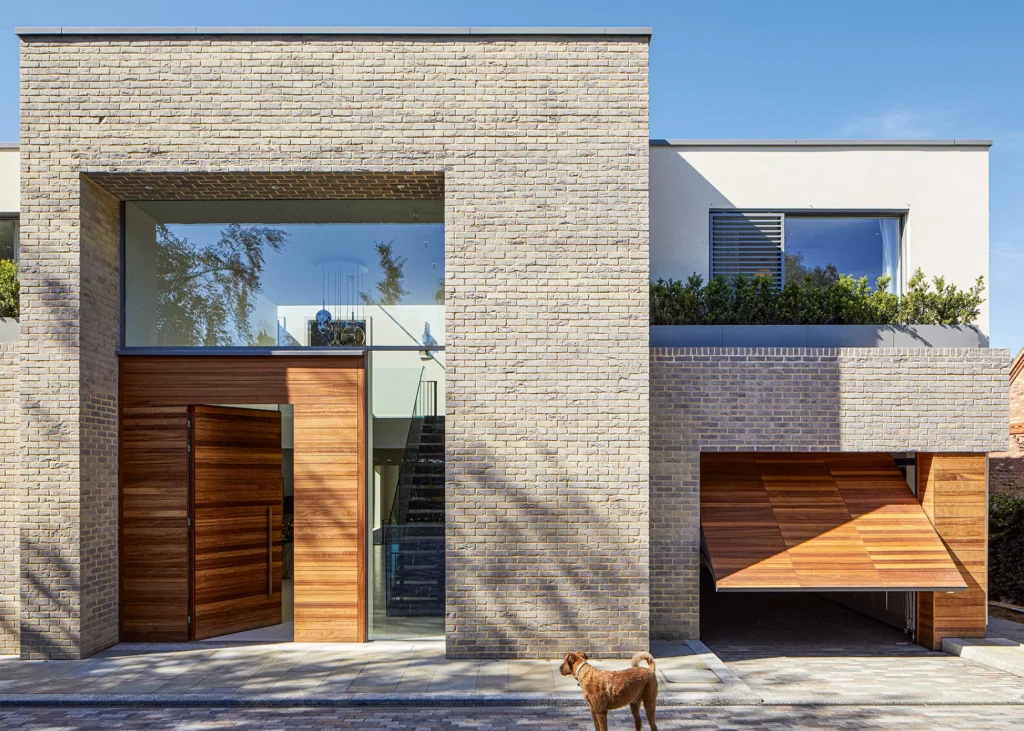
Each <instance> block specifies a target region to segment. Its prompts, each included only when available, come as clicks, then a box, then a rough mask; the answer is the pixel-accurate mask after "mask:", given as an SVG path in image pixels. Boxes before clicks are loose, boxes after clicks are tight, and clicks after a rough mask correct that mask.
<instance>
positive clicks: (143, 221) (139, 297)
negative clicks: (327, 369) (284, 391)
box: [124, 200, 444, 348]
mask: <svg viewBox="0 0 1024 731" xmlns="http://www.w3.org/2000/svg"><path fill="white" fill-rule="evenodd" d="M124 238H125V272H124V298H125V302H124V312H125V315H124V320H125V322H124V344H125V346H127V347H135V346H145V347H154V346H156V347H161V346H165V347H179V348H180V347H239V346H240V347H245V346H255V347H259V346H264V347H267V346H276V347H280V346H319V347H337V346H364V345H366V346H371V345H407V346H417V345H423V344H431V345H443V344H444V202H443V201H441V200H408V201H383V200H372V201H356V200H353V201H224V202H216V201H136V202H129V203H126V204H125V222H124Z"/></svg>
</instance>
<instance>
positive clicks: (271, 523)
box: [267, 506, 274, 596]
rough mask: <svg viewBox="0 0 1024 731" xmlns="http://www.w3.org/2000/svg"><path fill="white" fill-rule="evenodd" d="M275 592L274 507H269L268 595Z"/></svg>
mask: <svg viewBox="0 0 1024 731" xmlns="http://www.w3.org/2000/svg"><path fill="white" fill-rule="evenodd" d="M273 593H274V509H273V508H272V507H270V506H268V507H267V596H271V595H272V594H273Z"/></svg>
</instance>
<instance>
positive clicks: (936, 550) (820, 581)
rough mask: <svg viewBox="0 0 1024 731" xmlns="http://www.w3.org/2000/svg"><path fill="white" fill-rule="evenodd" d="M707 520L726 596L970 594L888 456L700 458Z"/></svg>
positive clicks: (705, 528)
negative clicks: (759, 592) (767, 592)
mask: <svg viewBox="0 0 1024 731" xmlns="http://www.w3.org/2000/svg"><path fill="white" fill-rule="evenodd" d="M700 510H701V529H702V531H703V533H704V541H705V545H706V547H707V552H708V555H709V557H710V561H711V566H712V571H713V573H714V577H715V582H716V587H717V589H718V590H719V591H739V590H750V589H774V590H807V591H810V590H839V589H847V590H851V589H853V590H862V591H866V590H878V589H894V590H895V589H920V588H942V589H948V590H953V591H955V590H961V589H964V588H966V586H967V585H966V583H965V582H964V580H963V579H962V578H961V577H960V573H959V572H958V571H957V568H956V566H955V565H954V563H953V561H952V560H951V558H950V556H949V554H948V553H947V552H946V550H945V548H944V547H943V545H942V541H941V540H940V539H939V537H938V535H936V532H935V530H934V528H933V527H932V525H931V523H930V522H929V520H928V518H927V516H926V515H925V511H924V510H923V509H922V507H921V505H920V503H919V502H918V500H917V498H916V497H915V496H914V494H913V493H912V492H911V490H910V488H909V486H908V485H907V484H906V481H905V480H904V478H903V475H902V473H901V472H900V471H899V468H898V467H897V466H896V463H895V461H894V460H893V458H892V457H891V456H890V455H888V454H776V453H772V454H762V453H738V454H736V453H717V454H716V453H706V454H702V455H701V484H700Z"/></svg>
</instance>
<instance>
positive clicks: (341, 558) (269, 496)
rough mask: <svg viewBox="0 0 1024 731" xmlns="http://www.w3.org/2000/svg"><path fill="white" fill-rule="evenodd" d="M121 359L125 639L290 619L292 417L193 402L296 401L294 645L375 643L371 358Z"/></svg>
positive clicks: (182, 635)
mask: <svg viewBox="0 0 1024 731" xmlns="http://www.w3.org/2000/svg"><path fill="white" fill-rule="evenodd" d="M119 364H120V383H119V386H120V392H119V406H120V411H121V425H120V434H121V452H120V455H121V505H120V508H121V541H120V552H121V564H120V569H121V598H120V599H121V640H122V641H136V642H170V641H181V640H187V639H190V638H195V639H201V638H205V637H211V636H219V635H221V634H227V633H232V632H238V631H242V630H245V629H250V628H255V627H259V626H264V625H270V624H277V623H279V622H280V621H281V609H280V608H281V594H280V592H281V568H280V567H281V518H282V516H281V507H282V502H281V498H282V496H281V461H280V459H281V451H280V450H281V441H280V422H279V421H276V420H277V419H279V416H278V414H277V413H276V412H262V413H260V412H256V413H254V411H255V410H252V409H241V410H240V409H235V408H221V407H210V406H196V405H195V404H197V403H207V404H210V403H214V404H216V403H219V404H230V403H236V404H292V405H294V406H295V445H294V446H295V538H294V540H295V564H296V566H295V569H296V580H295V639H296V640H298V641H330V642H363V641H365V639H366V592H365V586H366V551H365V536H366V533H365V530H366V522H365V521H366V501H365V484H366V482H365V480H366V433H365V422H366V407H365V400H364V399H365V391H366V381H365V374H364V367H365V361H364V359H363V357H362V356H359V357H338V356H309V355H302V356H246V357H244V358H238V357H231V356H208V355H202V356H122V357H121V358H120V359H119ZM190 416H191V418H192V424H193V426H192V427H191V431H192V435H191V436H192V440H193V442H194V443H193V445H192V452H191V453H189V451H188V449H189V427H188V420H189V417H190ZM261 418H262V419H269V420H274V424H276V426H274V425H270V424H265V423H264V422H258V420H259V419H261ZM257 423H261V424H264V426H265V427H266V428H265V429H264V428H262V427H257V426H255V425H256V424H257ZM242 424H244V428H243V427H242V426H241V425H242ZM193 482H194V484H193ZM271 482H273V485H272V486H271ZM190 511H192V528H193V531H194V535H192V536H191V537H190V535H189V516H190ZM268 515H269V520H268ZM268 525H269V526H270V531H271V533H270V536H269V545H270V549H269V551H268V549H267V545H268V544H267V526H268ZM268 566H269V569H268ZM268 578H269V580H270V585H269V594H268V588H267V587H268V585H267V580H268ZM190 596H191V599H190ZM190 613H191V615H192V631H190V630H189V615H190Z"/></svg>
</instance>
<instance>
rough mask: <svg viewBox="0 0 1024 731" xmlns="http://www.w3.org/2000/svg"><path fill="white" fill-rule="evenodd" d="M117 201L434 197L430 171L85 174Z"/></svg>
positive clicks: (439, 179) (440, 193)
mask: <svg viewBox="0 0 1024 731" xmlns="http://www.w3.org/2000/svg"><path fill="white" fill-rule="evenodd" d="M85 177H87V178H88V179H89V180H91V181H92V182H94V183H96V184H97V185H99V186H100V187H101V188H103V189H104V190H106V191H107V192H108V193H110V194H111V195H113V196H114V197H115V198H117V199H118V200H126V201H130V200H215V201H216V200H438V199H443V198H444V173H443V172H435V171H389V172H372V171H352V172H337V173H334V172H332V173H327V172H195V173H107V172H96V173H87V174H86V176H85Z"/></svg>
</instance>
